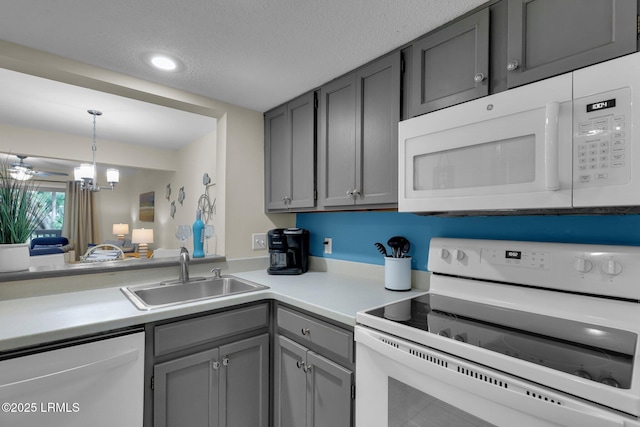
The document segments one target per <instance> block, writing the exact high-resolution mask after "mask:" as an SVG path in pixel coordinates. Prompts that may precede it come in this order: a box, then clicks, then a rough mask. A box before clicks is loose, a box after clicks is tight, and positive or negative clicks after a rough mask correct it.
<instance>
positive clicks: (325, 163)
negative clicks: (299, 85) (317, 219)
mask: <svg viewBox="0 0 640 427" xmlns="http://www.w3.org/2000/svg"><path fill="white" fill-rule="evenodd" d="M320 94H321V96H320V142H319V144H318V145H319V154H318V156H319V168H320V183H319V190H320V203H321V205H323V206H345V205H353V203H354V201H353V197H352V196H351V194H352V192H353V190H354V189H355V185H356V183H355V176H356V170H355V169H356V118H355V117H356V75H355V73H351V74H348V75H346V76H343V77H341V78H339V79H337V80H334V81H333V82H331V83H329V84H327V85H325V86H323V87H322V88H321V90H320Z"/></svg>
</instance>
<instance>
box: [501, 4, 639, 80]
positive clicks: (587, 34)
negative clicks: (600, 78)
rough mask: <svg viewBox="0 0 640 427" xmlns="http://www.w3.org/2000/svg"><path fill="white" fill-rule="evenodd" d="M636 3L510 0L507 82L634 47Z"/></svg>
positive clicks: (555, 71) (563, 70) (581, 64)
mask: <svg viewBox="0 0 640 427" xmlns="http://www.w3.org/2000/svg"><path fill="white" fill-rule="evenodd" d="M637 7H638V6H637V0H562V1H557V0H508V8H509V18H508V57H507V61H506V63H505V64H504V66H505V67H507V68H508V70H509V72H508V74H507V85H508V87H514V86H518V85H522V84H525V83H529V82H533V81H536V80H540V79H543V78H546V77H550V76H553V75H556V74H561V73H566V72H569V71H572V70H575V69H577V68H581V67H585V66H587V65H591V64H595V63H597V62H601V61H605V60H608V59H611V58H615V57H617V56H621V55H625V54H628V53H632V52H635V51H636V44H637V42H636V39H637V34H638V30H637Z"/></svg>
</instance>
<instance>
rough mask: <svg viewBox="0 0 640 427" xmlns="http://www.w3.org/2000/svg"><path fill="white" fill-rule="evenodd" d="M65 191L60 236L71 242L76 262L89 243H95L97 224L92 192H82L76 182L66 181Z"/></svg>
mask: <svg viewBox="0 0 640 427" xmlns="http://www.w3.org/2000/svg"><path fill="white" fill-rule="evenodd" d="M66 190H67V194H66V197H65V212H64V223H63V225H62V234H63V235H64V236H67V238H68V239H69V241H70V242H73V245H74V249H75V251H76V260H77V259H78V257H79V256H81V255H84V253H85V252H86V251H87V249H88V248H89V243H96V238H97V234H98V222H97V218H96V217H95V215H94V210H95V209H94V197H93V192H92V191H87V190H82V189H81V188H80V183H79V182H76V181H68V182H67V188H66Z"/></svg>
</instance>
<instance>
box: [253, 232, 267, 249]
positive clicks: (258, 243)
mask: <svg viewBox="0 0 640 427" xmlns="http://www.w3.org/2000/svg"><path fill="white" fill-rule="evenodd" d="M251 249H253V250H254V251H261V250H263V249H267V234H266V233H253V234H252V235H251Z"/></svg>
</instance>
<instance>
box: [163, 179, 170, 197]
mask: <svg viewBox="0 0 640 427" xmlns="http://www.w3.org/2000/svg"><path fill="white" fill-rule="evenodd" d="M164 196H165V197H166V198H167V200H171V183H169V184H167V188H166V190H165V195H164Z"/></svg>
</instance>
